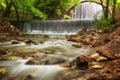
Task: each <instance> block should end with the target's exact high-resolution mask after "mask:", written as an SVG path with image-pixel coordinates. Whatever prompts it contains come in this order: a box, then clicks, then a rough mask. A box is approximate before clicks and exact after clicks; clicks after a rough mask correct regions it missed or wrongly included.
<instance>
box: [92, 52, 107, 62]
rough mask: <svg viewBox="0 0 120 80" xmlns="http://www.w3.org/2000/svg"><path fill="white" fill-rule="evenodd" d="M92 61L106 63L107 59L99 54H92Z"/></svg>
mask: <svg viewBox="0 0 120 80" xmlns="http://www.w3.org/2000/svg"><path fill="white" fill-rule="evenodd" d="M91 58H92V59H95V60H96V61H105V60H107V58H106V57H104V56H101V55H99V54H98V53H95V54H92V55H91Z"/></svg>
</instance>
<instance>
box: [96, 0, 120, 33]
mask: <svg viewBox="0 0 120 80" xmlns="http://www.w3.org/2000/svg"><path fill="white" fill-rule="evenodd" d="M102 1H103V4H102V5H105V7H104V8H105V9H104V10H103V13H104V15H103V16H102V17H101V18H100V19H97V16H96V15H97V14H96V15H95V21H96V24H95V25H94V28H95V29H96V30H102V31H107V32H110V31H112V30H113V29H114V28H115V27H116V26H118V25H119V24H120V23H119V21H118V20H117V19H116V10H117V9H120V0H117V1H115V0H102ZM109 7H111V8H112V10H111V9H109ZM110 10H111V11H110Z"/></svg>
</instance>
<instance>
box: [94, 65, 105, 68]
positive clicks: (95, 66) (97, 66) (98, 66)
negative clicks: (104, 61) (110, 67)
mask: <svg viewBox="0 0 120 80" xmlns="http://www.w3.org/2000/svg"><path fill="white" fill-rule="evenodd" d="M92 68H93V69H101V68H103V66H102V65H93V66H92Z"/></svg>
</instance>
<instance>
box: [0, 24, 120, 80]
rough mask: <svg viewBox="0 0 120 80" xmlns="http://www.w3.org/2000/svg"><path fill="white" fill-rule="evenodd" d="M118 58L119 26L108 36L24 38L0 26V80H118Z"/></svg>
mask: <svg viewBox="0 0 120 80" xmlns="http://www.w3.org/2000/svg"><path fill="white" fill-rule="evenodd" d="M1 26H4V28H3V27H1ZM8 28H9V29H10V30H9V29H8ZM11 30H13V31H14V32H12V31H11ZM4 32H5V33H4ZM6 32H7V34H6ZM12 34H14V35H12ZM119 57H120V27H117V28H116V29H115V30H114V31H113V32H111V33H105V32H101V31H95V30H90V31H88V30H86V29H83V30H80V31H79V32H78V33H77V34H74V35H46V34H42V35H40V34H38V35H24V34H23V33H21V32H20V31H19V30H18V29H16V28H14V27H13V26H11V25H10V24H9V23H7V26H5V24H3V23H1V24H0V79H1V80H119V79H120V68H119V67H120V58H119Z"/></svg>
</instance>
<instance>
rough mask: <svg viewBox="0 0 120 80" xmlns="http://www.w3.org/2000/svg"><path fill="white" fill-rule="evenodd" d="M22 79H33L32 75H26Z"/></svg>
mask: <svg viewBox="0 0 120 80" xmlns="http://www.w3.org/2000/svg"><path fill="white" fill-rule="evenodd" d="M24 80H34V77H33V76H32V75H27V76H26V77H25V78H24Z"/></svg>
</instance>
